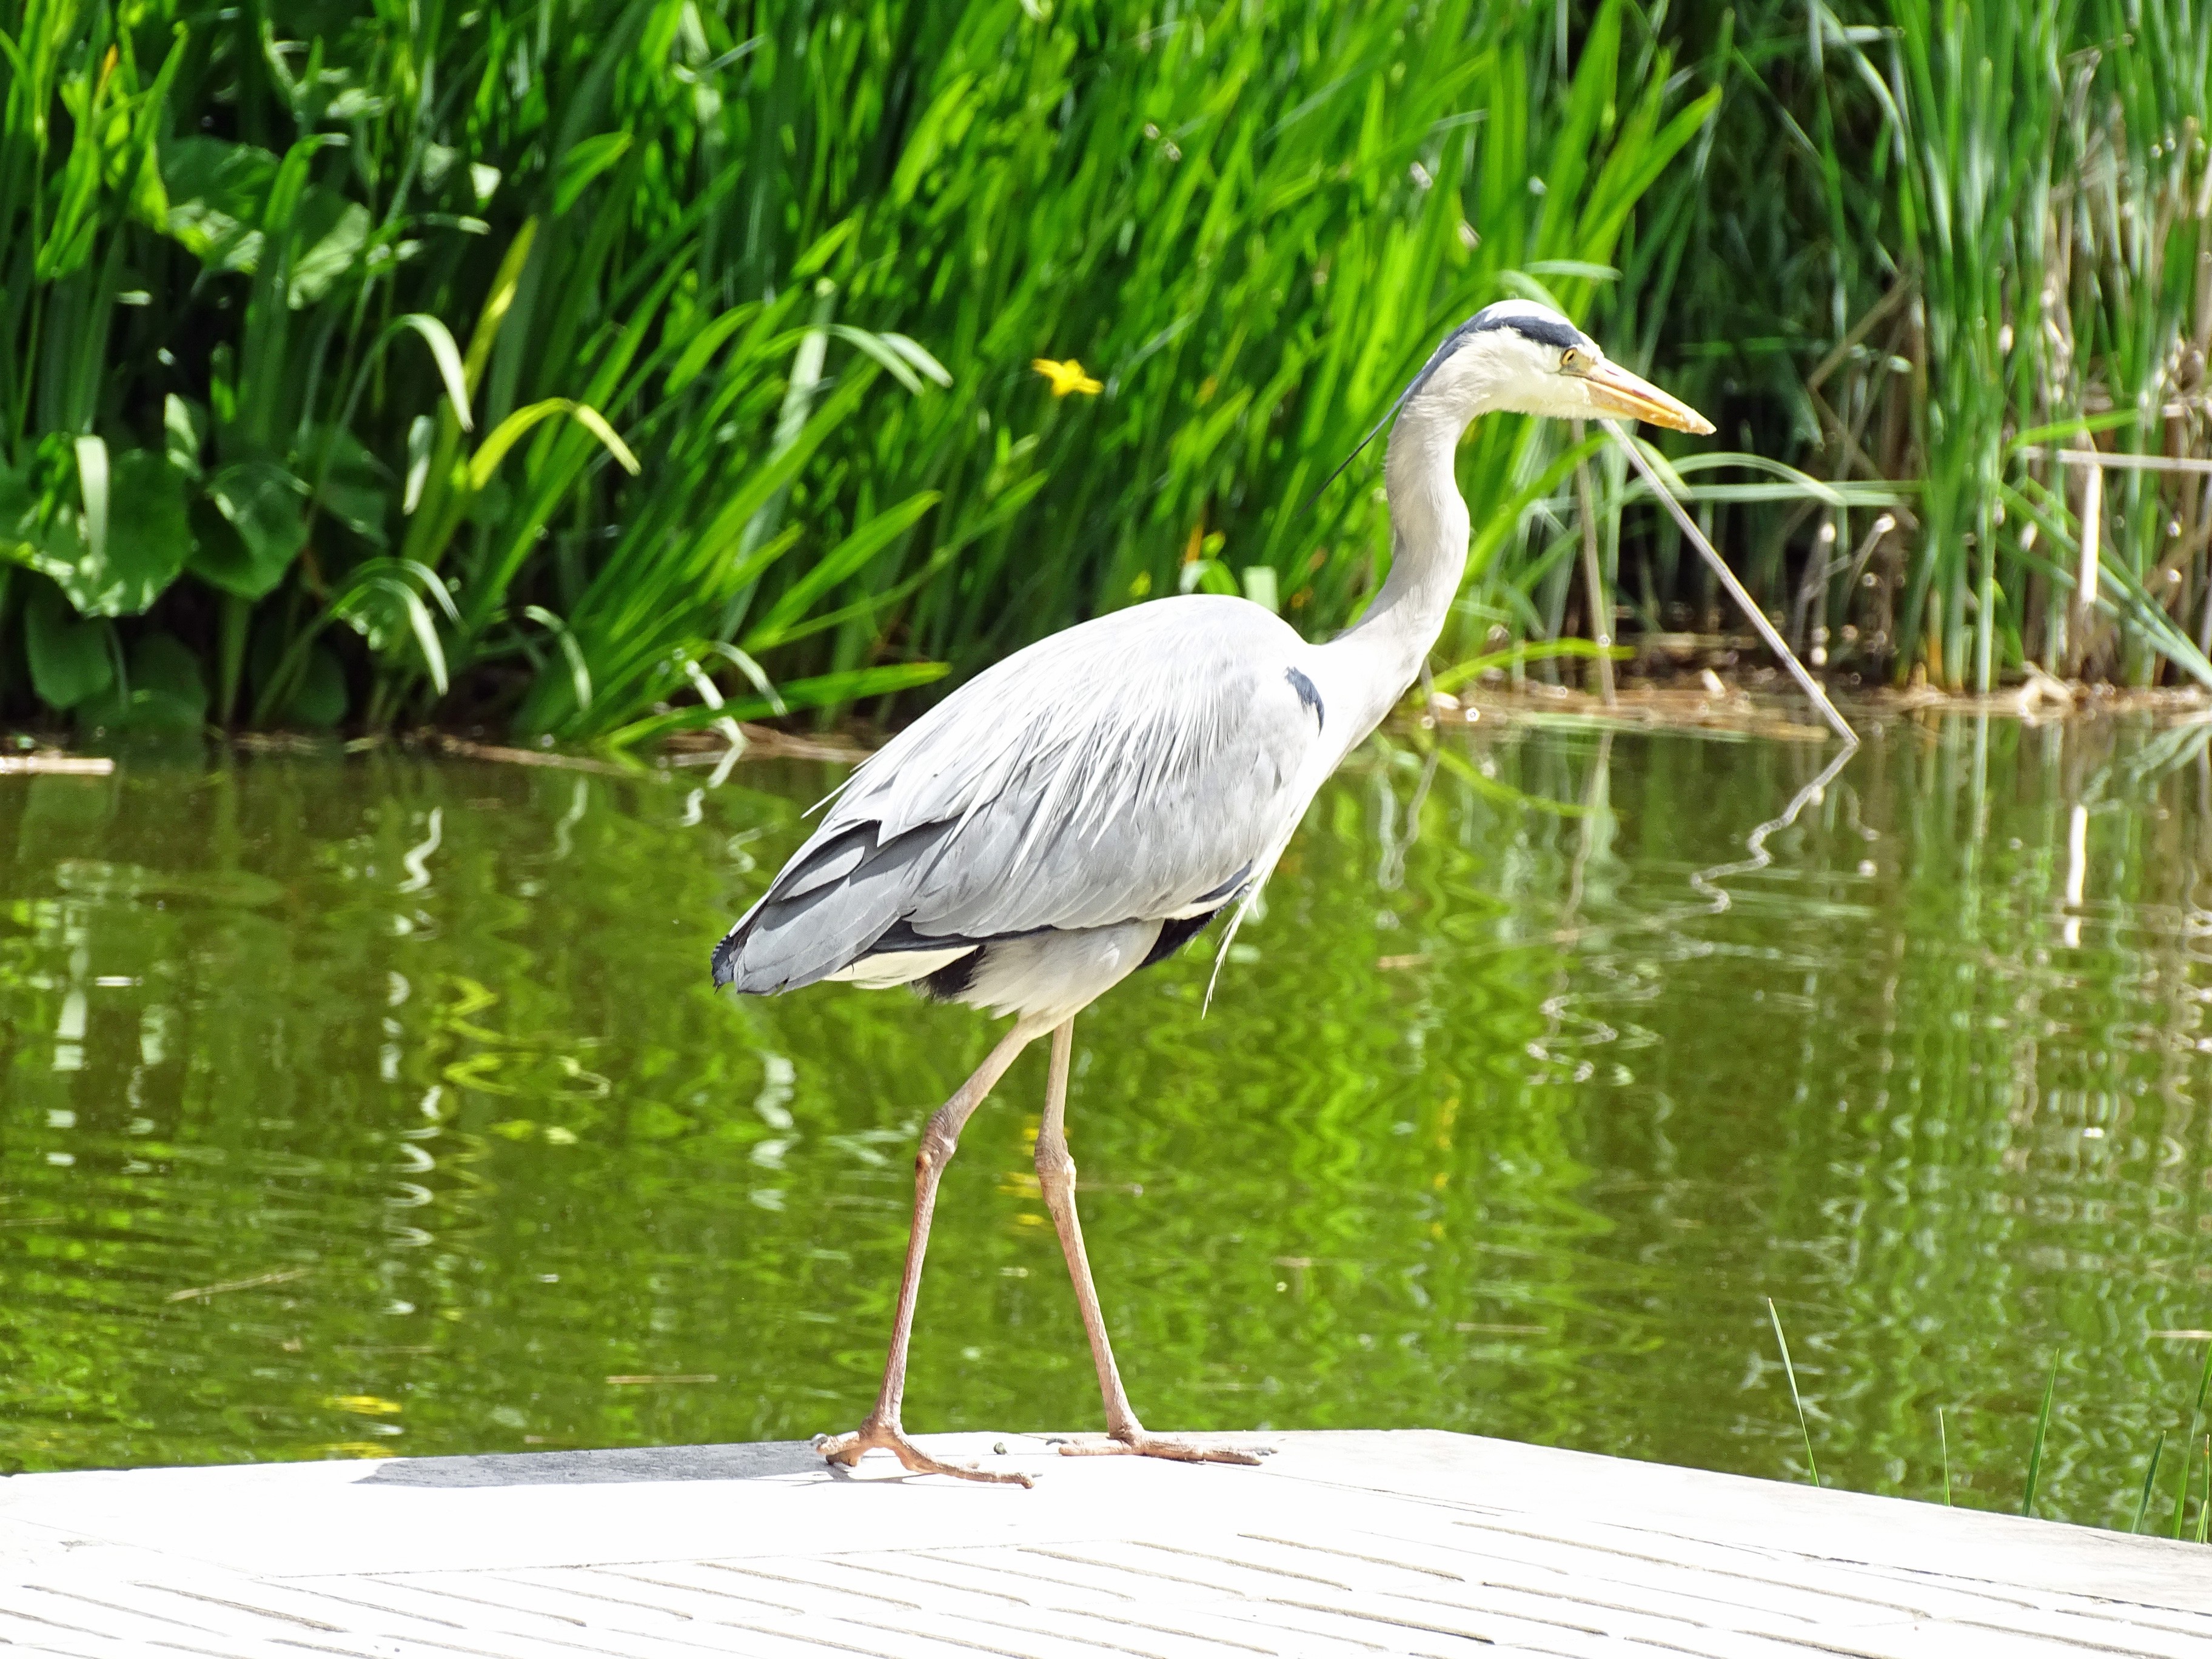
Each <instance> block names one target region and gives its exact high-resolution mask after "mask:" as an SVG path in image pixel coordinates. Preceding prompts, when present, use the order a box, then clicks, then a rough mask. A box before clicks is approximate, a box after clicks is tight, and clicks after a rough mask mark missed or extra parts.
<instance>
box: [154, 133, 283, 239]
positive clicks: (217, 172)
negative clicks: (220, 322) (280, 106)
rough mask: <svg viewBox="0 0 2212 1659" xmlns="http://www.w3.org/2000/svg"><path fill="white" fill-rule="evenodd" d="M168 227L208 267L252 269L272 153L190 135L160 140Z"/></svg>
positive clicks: (270, 179)
mask: <svg viewBox="0 0 2212 1659" xmlns="http://www.w3.org/2000/svg"><path fill="white" fill-rule="evenodd" d="M161 179H162V183H163V185H165V186H166V187H167V190H168V193H169V214H168V221H167V230H168V233H169V234H170V235H172V236H173V237H175V238H176V239H177V240H179V242H182V243H183V244H184V245H185V246H186V247H187V248H189V249H190V250H191V252H192V253H193V254H194V255H196V256H197V258H199V260H200V261H201V263H203V264H205V265H206V266H207V267H208V268H209V269H210V270H252V269H253V268H254V266H255V264H258V262H259V260H260V258H261V231H260V228H259V226H260V223H261V210H262V208H263V206H264V204H265V203H266V202H267V200H268V196H269V187H270V185H271V184H272V183H274V182H275V180H276V156H274V155H271V154H270V152H269V151H267V150H265V149H261V148H260V147H259V146H258V145H256V144H240V143H232V142H231V141H230V140H229V139H227V138H213V137H206V136H204V135H195V136H193V137H189V138H179V139H175V140H173V141H172V142H170V143H165V144H163V145H162V146H161Z"/></svg>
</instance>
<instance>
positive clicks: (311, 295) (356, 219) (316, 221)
mask: <svg viewBox="0 0 2212 1659" xmlns="http://www.w3.org/2000/svg"><path fill="white" fill-rule="evenodd" d="M368 232H369V217H368V209H367V208H365V207H363V206H362V204H360V203H358V202H349V201H348V200H347V199H346V198H345V197H343V196H341V195H339V194H338V193H337V191H334V190H329V189H326V188H325V187H324V186H323V185H316V186H314V187H313V189H311V190H310V191H308V192H307V198H306V199H305V200H304V201H302V202H301V204H300V210H299V212H298V213H297V214H295V216H293V220H292V247H293V254H292V281H291V285H290V288H289V290H288V293H287V298H288V301H289V304H290V306H291V307H292V309H293V310H295V311H298V310H300V309H301V308H302V307H307V306H311V305H313V304H314V303H315V301H318V300H319V299H321V298H322V297H323V296H324V295H326V294H328V293H329V292H330V291H331V288H332V287H334V286H335V285H336V284H337V282H338V281H339V279H340V278H342V277H343V276H345V275H346V274H347V272H349V271H350V270H353V268H354V267H355V266H356V264H359V263H360V262H361V255H362V249H363V248H364V247H366V246H368Z"/></svg>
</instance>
